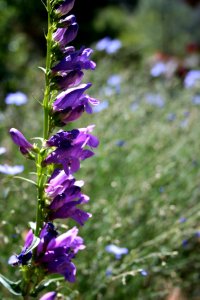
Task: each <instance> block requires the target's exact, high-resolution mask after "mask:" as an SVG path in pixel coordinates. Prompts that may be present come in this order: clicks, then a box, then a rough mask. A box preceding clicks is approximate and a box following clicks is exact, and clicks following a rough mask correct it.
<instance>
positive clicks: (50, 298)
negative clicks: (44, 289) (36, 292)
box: [40, 292, 57, 300]
mask: <svg viewBox="0 0 200 300" xmlns="http://www.w3.org/2000/svg"><path fill="white" fill-rule="evenodd" d="M56 295H57V293H56V292H48V293H46V294H45V295H43V296H42V297H41V298H40V300H55V299H56Z"/></svg>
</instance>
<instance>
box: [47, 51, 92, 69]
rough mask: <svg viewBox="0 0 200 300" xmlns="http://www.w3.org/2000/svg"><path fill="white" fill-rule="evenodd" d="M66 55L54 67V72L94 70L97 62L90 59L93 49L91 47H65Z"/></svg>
mask: <svg viewBox="0 0 200 300" xmlns="http://www.w3.org/2000/svg"><path fill="white" fill-rule="evenodd" d="M65 51H66V57H64V58H63V59H62V60H61V61H60V62H59V63H58V64H57V65H55V66H54V67H53V68H52V71H53V73H55V72H59V73H61V74H62V73H66V72H69V71H74V70H83V69H85V70H94V69H95V67H96V64H95V62H93V61H91V60H90V59H89V57H90V55H91V54H92V52H93V50H92V49H90V48H85V49H84V48H83V47H82V48H81V49H80V50H77V51H75V50H74V49H73V48H72V47H68V48H66V49H65Z"/></svg>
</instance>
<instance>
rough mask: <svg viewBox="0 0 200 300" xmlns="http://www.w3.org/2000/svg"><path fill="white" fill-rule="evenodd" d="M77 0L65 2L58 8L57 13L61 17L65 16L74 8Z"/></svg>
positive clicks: (65, 0)
mask: <svg viewBox="0 0 200 300" xmlns="http://www.w3.org/2000/svg"><path fill="white" fill-rule="evenodd" d="M74 2H75V0H64V1H63V3H61V4H60V5H59V6H58V8H57V9H56V13H57V14H58V15H59V16H64V15H66V14H68V12H69V11H70V10H72V8H73V6H74Z"/></svg>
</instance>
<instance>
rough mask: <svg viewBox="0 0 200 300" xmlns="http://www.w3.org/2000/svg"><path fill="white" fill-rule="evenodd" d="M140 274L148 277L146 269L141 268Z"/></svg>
mask: <svg viewBox="0 0 200 300" xmlns="http://www.w3.org/2000/svg"><path fill="white" fill-rule="evenodd" d="M140 274H141V275H142V276H144V277H146V276H147V275H148V272H147V271H146V270H144V269H142V270H140Z"/></svg>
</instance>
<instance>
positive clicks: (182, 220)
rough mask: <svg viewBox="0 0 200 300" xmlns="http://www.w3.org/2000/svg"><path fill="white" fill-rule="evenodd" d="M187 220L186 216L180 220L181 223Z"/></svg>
mask: <svg viewBox="0 0 200 300" xmlns="http://www.w3.org/2000/svg"><path fill="white" fill-rule="evenodd" d="M186 221H187V219H186V218H185V217H181V218H180V219H179V222H180V223H185V222H186Z"/></svg>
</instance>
